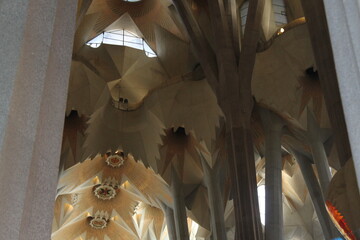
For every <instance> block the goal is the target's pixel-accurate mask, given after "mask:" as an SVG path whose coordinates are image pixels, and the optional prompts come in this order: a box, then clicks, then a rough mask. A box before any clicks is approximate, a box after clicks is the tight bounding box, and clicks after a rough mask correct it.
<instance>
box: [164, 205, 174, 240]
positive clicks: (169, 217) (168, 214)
mask: <svg viewBox="0 0 360 240" xmlns="http://www.w3.org/2000/svg"><path fill="white" fill-rule="evenodd" d="M164 210H165V218H166V226H167V231H168V235H169V240H176V229H175V218H174V211H173V210H172V208H171V207H168V206H164Z"/></svg>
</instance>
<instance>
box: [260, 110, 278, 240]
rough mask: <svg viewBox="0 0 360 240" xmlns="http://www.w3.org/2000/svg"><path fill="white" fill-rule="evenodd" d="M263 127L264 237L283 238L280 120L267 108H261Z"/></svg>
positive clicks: (267, 238)
mask: <svg viewBox="0 0 360 240" xmlns="http://www.w3.org/2000/svg"><path fill="white" fill-rule="evenodd" d="M260 116H261V120H262V123H263V126H264V128H265V198H266V204H265V239H266V240H282V239H283V201H282V158H281V134H282V128H283V123H282V121H281V120H280V119H279V118H278V117H277V116H276V115H275V114H273V113H271V112H270V111H269V110H266V109H261V110H260Z"/></svg>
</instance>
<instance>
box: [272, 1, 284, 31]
mask: <svg viewBox="0 0 360 240" xmlns="http://www.w3.org/2000/svg"><path fill="white" fill-rule="evenodd" d="M272 6H273V11H274V17H275V24H276V26H282V25H285V24H287V17H286V7H285V2H284V0H272Z"/></svg>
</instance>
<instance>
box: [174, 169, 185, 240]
mask: <svg viewBox="0 0 360 240" xmlns="http://www.w3.org/2000/svg"><path fill="white" fill-rule="evenodd" d="M171 192H172V196H173V199H174V219H175V229H176V239H177V240H188V239H189V230H188V225H187V216H186V207H185V199H184V191H183V185H182V182H181V180H180V178H179V175H178V173H177V172H176V170H175V169H174V168H172V169H171Z"/></svg>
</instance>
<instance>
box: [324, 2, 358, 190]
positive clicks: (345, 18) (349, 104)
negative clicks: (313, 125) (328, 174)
mask: <svg viewBox="0 0 360 240" xmlns="http://www.w3.org/2000/svg"><path fill="white" fill-rule="evenodd" d="M324 7H325V13H326V20H327V24H328V28H329V33H330V40H331V48H332V51H333V55H334V61H335V67H336V75H337V78H338V84H339V90H340V96H341V101H342V106H343V109H344V115H345V121H346V127H347V130H348V135H349V139H350V147H351V152H352V157H353V161H354V165H355V172H356V175H357V182H358V186H359V188H360V145H359V141H360V128H359V126H360V94H359V92H360V44H359V38H360V29H359V22H360V6H359V1H357V0H346V1H338V0H327V1H324Z"/></svg>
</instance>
